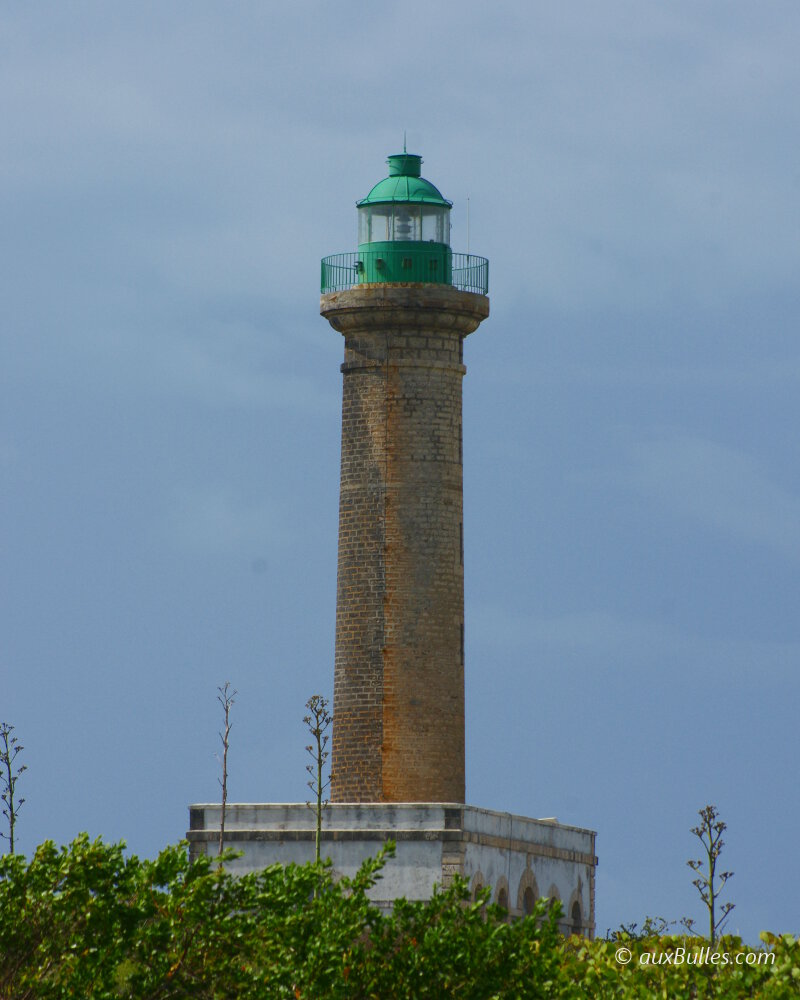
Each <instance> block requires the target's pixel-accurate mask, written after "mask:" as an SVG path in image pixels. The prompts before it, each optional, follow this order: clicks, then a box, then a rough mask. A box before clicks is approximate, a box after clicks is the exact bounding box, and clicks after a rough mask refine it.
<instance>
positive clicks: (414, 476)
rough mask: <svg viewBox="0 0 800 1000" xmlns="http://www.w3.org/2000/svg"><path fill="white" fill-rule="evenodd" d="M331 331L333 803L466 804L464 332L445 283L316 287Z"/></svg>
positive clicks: (469, 327)
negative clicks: (337, 450)
mask: <svg viewBox="0 0 800 1000" xmlns="http://www.w3.org/2000/svg"><path fill="white" fill-rule="evenodd" d="M320 312H321V314H322V316H324V317H325V318H326V319H327V320H328V321H329V322H330V324H331V326H332V327H333V328H334V329H335V330H338V331H339V332H340V333H342V334H343V335H344V338H345V351H344V364H343V365H342V373H343V396H342V462H341V488H340V506H339V569H338V582H337V611H336V659H335V674H334V711H333V718H334V722H333V743H332V784H331V799H332V801H333V802H463V801H464V563H463V503H462V447H461V380H462V378H463V375H464V373H465V371H466V369H465V368H464V364H463V339H464V337H465V336H467V334H469V333H471V332H472V331H473V330H475V329H476V328H477V327H478V325H479V324H480V322H481V321H482V320H483V319H485V318H486V317H487V316H488V314H489V300H488V299H487V298H486V297H485V296H483V295H476V294H473V293H470V292H461V291H458V290H457V289H455V288H452V287H450V286H447V285H424V284H411V285H398V284H391V285H389V284H365V285H360V286H356V287H354V288H352V289H349V290H346V291H342V292H334V293H330V294H327V295H323V296H322V298H321V302H320Z"/></svg>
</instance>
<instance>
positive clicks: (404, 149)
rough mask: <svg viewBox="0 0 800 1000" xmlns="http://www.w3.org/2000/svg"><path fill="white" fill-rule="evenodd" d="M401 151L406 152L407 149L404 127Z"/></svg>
mask: <svg viewBox="0 0 800 1000" xmlns="http://www.w3.org/2000/svg"><path fill="white" fill-rule="evenodd" d="M403 152H404V153H407V152H408V150H407V149H406V130H405V129H403Z"/></svg>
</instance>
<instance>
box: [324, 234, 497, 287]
mask: <svg viewBox="0 0 800 1000" xmlns="http://www.w3.org/2000/svg"><path fill="white" fill-rule="evenodd" d="M388 246H389V249H384V250H378V251H376V250H359V251H357V252H355V253H337V254H333V255H332V256H331V257H324V258H323V260H322V267H321V272H322V273H321V282H320V287H321V291H322V293H323V295H324V294H326V293H327V292H341V291H344V290H346V289H348V288H356V287H358V285H363V284H366V283H368V282H379V283H380V282H402V283H406V282H407V283H419V282H421V283H424V284H445V285H451V286H452V287H453V288H457V289H458V290H459V291H462V292H475V293H476V294H478V295H487V294H488V292H489V261H488V260H486V258H485V257H476V256H474V255H473V254H465V253H453V252H452V250H450V248H449V247H446V248H445V249H446V250H447V252H448V253H447V261H446V265H445V266H446V274H447V277H446V279H444V280H443V279H442V277H435V276H434V275H433V273H432V272H433V271H435V269H436V268H437V267H438V263H437V264H436V265H434V266H433V267H431V262H432V261H438V260H439V259H440V258H437V257H436V252H435V251H434V252H432V253H431V255H430V257H429V258H428V259H427V260H425V259H424V258H422V257H418V258H412V261H413V263H412V265H411V267H408V266H407V265H404V263H403V260H404V258H405V259H408V258H407V250H406V248H405V247H402V244H401V245H400V248H398V245H397V244H396V243H395V244H391V243H390V244H389V245H388ZM440 249H441V248H440ZM420 264H421V265H422V266H421V268H420ZM426 265H427V270H426Z"/></svg>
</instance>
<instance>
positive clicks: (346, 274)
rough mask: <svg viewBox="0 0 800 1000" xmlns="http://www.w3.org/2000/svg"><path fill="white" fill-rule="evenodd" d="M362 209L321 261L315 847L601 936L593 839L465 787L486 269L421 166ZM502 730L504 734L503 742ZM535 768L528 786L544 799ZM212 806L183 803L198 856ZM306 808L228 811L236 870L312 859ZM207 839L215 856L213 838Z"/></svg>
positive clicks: (411, 883) (410, 890) (378, 891)
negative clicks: (324, 658)
mask: <svg viewBox="0 0 800 1000" xmlns="http://www.w3.org/2000/svg"><path fill="white" fill-rule="evenodd" d="M388 164H389V173H388V176H387V177H385V178H384V179H383V180H381V181H379V182H378V183H377V184H376V185H375V186H374V187H373V188H372V190H371V191H370V192H369V194H368V195H367V196H366V197H365V198H363V199H362V200H361V201H359V202H357V208H358V244H357V247H358V248H357V249H356V250H353V251H351V252H349V253H341V254H336V255H334V256H332V257H325V258H324V259H323V261H322V289H321V291H322V296H321V299H320V313H321V314H322V316H323V317H324V318H325V319H326V320H327V321H328V322H329V323H330V325H331V326H332V327H333V329H334V330H336V331H338V332H339V333H340V334H342V336H343V337H344V363H343V364H342V464H341V483H340V494H339V562H338V574H337V602H336V655H335V666H334V694H333V744H332V756H331V765H332V766H331V802H330V804H328V805H327V807H326V808H325V809H324V816H323V827H322V834H321V847H322V852H323V855H324V856H325V857H328V858H330V860H331V863H332V865H333V868H334V870H335V871H336V872H338V873H341V874H343V875H353V874H354V873H355V872H356V871H357V869H358V867H359V865H360V864H361V862H362V861H363V860H364V858H366V857H368V856H369V855H371V854H374V853H375V851H376V850H377V849H378V848H379V847H380V845H381V844H382V843H384V842H385V841H386V840H393V841H394V842H395V843H396V857H395V858H393V859H392V861H391V862H389V863H388V864H387V866H386V867H385V868H384V870H383V873H382V877H381V879H380V881H379V882H378V883H377V884H376V885H375V886H374V888H373V889H372V890H371V898H372V900H373V902H374V903H375V904H376V905H378V906H382V907H385V908H389V907H391V906H392V904H393V900H395V899H397V898H398V897H401V896H402V897H405V898H406V899H426V898H428V897H430V895H431V893H432V892H433V891H434V887H435V886H436V885H447V883H448V882H449V881H451V880H452V878H453V877H454V876H455V875H460V876H462V877H463V878H465V879H467V880H468V882H469V885H470V888H471V890H472V892H473V894H476V893H477V892H478V891H479V889H480V888H482V887H483V886H491V887H492V895H493V898H494V900H495V902H497V903H499V904H500V905H501V906H503V907H505V909H507V910H508V912H509V914H510V915H511V916H514V917H517V916H524V915H525V914H527V913H530V912H531V910H532V908H533V905H534V902H535V900H536V899H537V897H538V896H541V895H546V896H548V897H549V898H551V899H560V900H561V902H562V904H563V912H564V918H563V922H562V930H564V931H565V932H575V933H581V934H586V935H589V936H591V935H592V934H593V933H594V885H595V866H596V865H597V857H596V855H595V834H594V832H593V831H592V830H586V829H583V828H581V827H575V826H566V825H564V824H562V823H559V822H558V821H557V820H555V819H554V818H553V817H548V818H546V819H534V818H531V817H528V816H520V815H514V814H511V813H505V812H497V811H494V810H491V809H482V808H477V807H475V806H471V805H467V804H466V803H465V796H464V518H463V485H462V447H461V443H462V434H461V386H462V381H463V378H464V374H465V372H466V369H465V367H464V339H465V338H466V337H467V335H468V334H470V333H473V332H474V331H475V330H477V328H478V326H480V324H481V323H482V322H483V320H484V319H486V317H487V316H488V315H489V299H488V297H487V294H488V279H489V265H488V262H487V261H486V260H484V259H483V258H482V257H474V256H469V255H467V254H461V253H454V252H453V250H452V249H451V247H450V210H451V208H452V205H451V203H450V202H449V201H448V200H447V199H446V198H444V197H443V196H442V194H441V193H440V191H439V190H438V188H436V187H435V186H434V185H433V184H431V183H430V181H427V180H425V179H424V178H423V177H422V176H421V164H422V160H421V157H419V156H416V155H414V154H411V153H407V152H405V151H404V152H403V153H398V154H396V155H394V156H390V157H389V160H388ZM512 738H513V737H512ZM529 771H530V769H529V768H527V767H525V768H522V769H521V771H520V788H519V795H520V797H521V798H523V799H524V800H526V801H529V800H530V797H531V796H532V795H534V794H535V788H532V787H531V786H530V785H529V782H528V778H529ZM220 813H221V807H220V804H219V803H198V804H195V805H192V806H190V807H189V831H188V832H187V835H186V836H187V840H188V841H189V847H190V851H191V853H192V854H193V855H196V854H199V853H205V852H206V851H209V850H214V849H215V845H216V844H217V843H218V840H219V830H220V820H221V816H220ZM315 836H316V822H315V816H314V813H313V812H312V811H311V810H310V809H309V808H308V807H307V804H306V803H305V802H290V803H280V802H267V803H239V804H228V806H227V811H226V813H225V843H226V844H227V845H228V846H229V847H232V848H235V849H236V850H238V851H240V852H241V854H240V856H239V857H238V858H237V859H236V860H234V861H232V862H230V863H229V866H230V868H231V869H232V870H234V871H240V872H246V871H253V870H256V869H259V868H263V867H265V866H266V865H269V864H273V863H275V862H281V863H283V864H287V863H289V862H297V863H303V862H305V861H308V860H310V859H311V858H312V857H313V856H314V843H315ZM209 845H210V846H209Z"/></svg>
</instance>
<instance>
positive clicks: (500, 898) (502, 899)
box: [497, 889, 508, 910]
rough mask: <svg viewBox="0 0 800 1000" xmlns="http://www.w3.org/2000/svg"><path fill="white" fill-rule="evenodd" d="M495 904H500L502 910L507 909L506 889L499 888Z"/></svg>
mask: <svg viewBox="0 0 800 1000" xmlns="http://www.w3.org/2000/svg"><path fill="white" fill-rule="evenodd" d="M497 905H498V906H502V907H503V909H504V910H507V909H508V890H507V889H501V890H500V891H499V892H498V893H497Z"/></svg>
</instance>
